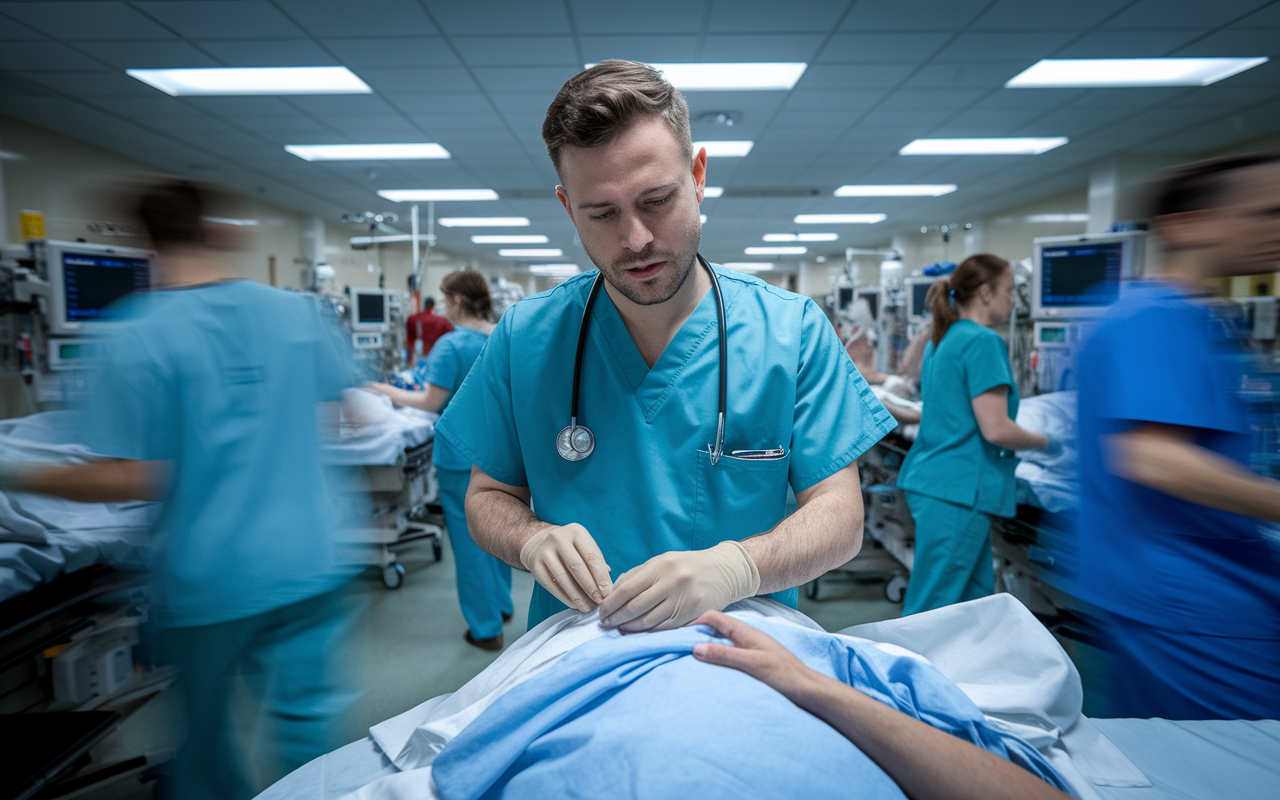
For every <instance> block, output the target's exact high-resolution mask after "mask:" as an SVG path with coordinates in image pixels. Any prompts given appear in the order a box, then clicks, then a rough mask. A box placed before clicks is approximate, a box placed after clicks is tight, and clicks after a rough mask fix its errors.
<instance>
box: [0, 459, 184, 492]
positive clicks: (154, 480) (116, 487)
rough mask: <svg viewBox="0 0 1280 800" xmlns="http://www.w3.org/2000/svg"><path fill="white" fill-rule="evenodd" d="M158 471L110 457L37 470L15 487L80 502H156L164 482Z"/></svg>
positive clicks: (153, 465) (152, 464)
mask: <svg viewBox="0 0 1280 800" xmlns="http://www.w3.org/2000/svg"><path fill="white" fill-rule="evenodd" d="M158 472H159V468H158V466H157V464H156V462H148V461H129V460H125V459H116V458H112V459H105V460H102V461H93V462H90V463H88V464H67V465H51V466H43V467H36V468H33V469H32V470H31V471H30V472H28V473H27V474H25V475H24V476H23V477H22V478H21V480H20V481H19V485H18V487H17V488H18V489H19V490H20V491H24V492H32V493H34V494H47V495H52V496H54V497H61V498H63V499H64V500H75V501H76V502H80V503H124V502H128V501H130V500H159V499H160V497H161V495H162V494H163V488H162V483H163V479H162V477H161V476H160V475H159V474H157V473H158Z"/></svg>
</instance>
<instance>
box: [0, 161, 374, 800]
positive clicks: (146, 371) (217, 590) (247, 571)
mask: <svg viewBox="0 0 1280 800" xmlns="http://www.w3.org/2000/svg"><path fill="white" fill-rule="evenodd" d="M209 199H210V196H209V193H208V192H205V191H202V190H199V189H197V188H196V187H194V186H192V185H191V184H188V183H176V182H175V183H169V184H163V185H159V186H154V187H151V188H149V189H148V190H146V192H145V194H144V196H143V197H142V200H141V203H140V209H139V212H140V216H141V217H142V221H143V222H144V223H145V225H146V228H147V231H148V232H149V234H150V236H151V239H152V242H153V244H154V246H155V248H156V250H157V251H158V258H157V259H156V262H155V269H156V278H157V279H156V281H155V283H156V284H157V288H156V289H155V290H154V291H151V292H147V293H146V294H143V295H139V296H137V297H135V298H134V299H133V300H131V301H130V303H131V304H130V306H129V307H128V308H127V309H126V312H127V313H126V317H127V319H125V320H124V321H122V322H121V323H120V327H119V329H118V330H116V331H114V332H113V333H112V335H111V336H110V337H109V339H108V340H107V342H106V350H107V354H108V355H107V357H106V358H105V359H104V363H103V364H102V367H101V371H100V374H99V375H98V377H97V379H96V380H95V381H93V382H92V384H91V386H92V387H93V388H92V394H91V400H90V401H89V402H88V403H87V404H86V407H85V409H84V412H83V426H82V434H83V436H84V442H85V444H86V445H87V446H88V447H89V449H90V450H91V451H92V452H94V453H97V454H100V455H101V456H103V458H101V459H99V460H94V461H90V462H88V463H83V464H73V465H66V466H63V465H57V466H45V467H39V466H37V465H14V464H6V465H0V467H3V469H0V473H2V474H0V488H3V489H5V490H8V489H16V490H19V491H29V492H39V493H44V494H52V495H57V496H60V497H65V498H68V499H71V500H79V501H82V502H116V501H127V500H136V499H151V500H159V501H161V503H162V510H161V512H160V515H159V517H158V519H157V521H156V526H155V531H154V538H153V541H152V576H151V577H152V588H151V596H150V600H151V604H152V611H153V613H154V614H155V617H156V620H157V622H158V624H159V627H160V628H161V629H162V630H161V632H160V645H161V654H162V656H163V658H164V660H165V663H169V664H173V665H175V666H177V667H178V671H179V676H180V677H179V686H180V688H181V691H182V697H183V700H184V711H185V721H186V730H187V740H186V742H185V744H184V745H183V747H182V748H181V749H180V751H179V753H178V758H177V761H176V764H175V766H174V768H173V776H172V777H173V784H172V786H171V787H170V786H168V785H167V782H166V784H162V791H161V795H162V796H168V791H167V790H169V789H172V796H173V797H176V798H181V800H203V799H204V798H208V800H215V799H216V800H229V799H230V800H234V798H249V797H252V796H253V795H254V794H255V792H254V791H253V788H252V784H251V783H250V781H249V778H248V773H247V770H246V768H245V766H246V765H245V764H243V763H242V762H243V758H242V756H241V755H240V753H241V751H242V750H243V748H242V747H238V746H236V744H235V742H234V736H233V731H234V730H235V728H234V723H233V721H232V718H231V709H230V705H231V699H232V697H233V696H234V695H235V694H236V693H237V692H236V689H235V686H236V682H237V675H238V674H240V673H241V671H242V668H243V667H246V666H247V667H248V668H249V669H250V672H251V673H253V674H258V675H265V676H266V677H267V684H268V690H267V702H266V705H267V711H268V714H269V716H270V717H271V722H272V723H273V725H272V726H271V728H270V729H269V730H270V733H272V734H274V738H275V741H276V742H277V743H278V747H277V748H276V751H277V752H276V755H278V756H279V763H278V764H275V765H273V766H275V767H277V768H278V769H282V770H283V772H288V771H290V770H292V769H294V768H296V767H299V766H301V765H303V764H305V763H306V762H308V761H310V760H311V759H313V758H316V757H318V756H320V755H321V754H323V753H325V752H328V751H329V750H331V749H332V748H333V747H334V746H335V745H336V744H338V742H337V741H336V738H337V735H339V734H340V727H341V726H340V725H339V724H338V723H339V722H340V715H341V713H342V712H343V711H345V709H346V708H347V707H348V706H349V705H350V702H351V701H352V700H353V699H354V697H355V695H354V694H353V693H352V692H351V691H349V689H348V687H347V686H346V683H345V681H344V680H343V678H342V674H343V672H342V670H341V663H342V662H341V653H342V648H343V645H344V641H345V640H346V639H347V638H348V637H349V635H350V632H351V627H352V622H353V620H352V618H351V615H350V614H349V613H348V601H347V600H346V598H345V597H344V596H343V593H342V592H341V587H342V585H343V584H345V583H346V582H347V581H348V580H349V579H350V578H351V577H352V576H353V575H354V572H353V569H352V568H344V567H342V566H341V565H340V564H339V563H338V559H337V558H336V552H335V548H334V547H333V544H334V543H333V541H332V539H331V531H332V530H333V527H334V520H333V519H332V518H331V514H330V513H329V510H328V503H327V500H326V488H327V484H326V480H325V477H324V474H323V472H322V466H321V456H320V443H319V427H318V419H317V416H318V414H319V411H318V406H319V404H320V403H321V402H322V401H331V400H339V399H340V398H341V393H342V390H343V388H344V387H345V386H347V385H349V384H350V383H351V379H352V378H354V374H353V373H352V371H351V370H350V367H349V364H348V362H347V361H346V360H345V359H344V358H343V357H342V355H341V350H340V349H339V347H338V346H337V342H336V336H335V335H333V334H331V333H330V331H328V330H327V329H326V326H325V324H324V323H323V322H322V320H321V318H320V315H319V314H318V313H317V311H316V307H315V305H314V304H313V303H311V302H310V301H309V300H308V298H306V297H303V296H301V295H297V294H290V293H288V292H283V291H280V290H278V289H272V288H270V287H267V286H263V285H262V284H260V283H254V282H252V281H248V280H243V279H239V278H238V277H237V276H236V274H235V271H234V268H233V267H232V262H231V261H230V256H231V255H232V254H231V253H229V252H228V249H233V248H234V239H232V238H231V237H232V235H233V234H232V231H234V230H235V229H234V228H232V227H231V226H226V225H220V224H216V223H212V222H210V221H209V220H208V219H206V218H205V217H206V215H207V214H209V213H211V212H210V210H209ZM214 213H216V212H214ZM215 240H216V241H215ZM356 569H358V567H357V568H356ZM283 772H282V773H281V774H283Z"/></svg>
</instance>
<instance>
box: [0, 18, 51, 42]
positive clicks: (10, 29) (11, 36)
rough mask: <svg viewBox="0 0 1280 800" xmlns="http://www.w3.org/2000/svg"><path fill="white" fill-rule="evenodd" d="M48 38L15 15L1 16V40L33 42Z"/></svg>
mask: <svg viewBox="0 0 1280 800" xmlns="http://www.w3.org/2000/svg"><path fill="white" fill-rule="evenodd" d="M46 38H48V37H46V36H45V35H44V34H43V33H40V32H39V31H37V30H36V29H35V28H30V27H28V26H26V25H23V24H22V23H21V22H18V20H16V19H14V18H13V17H5V16H0V42H33V41H39V40H41V39H46Z"/></svg>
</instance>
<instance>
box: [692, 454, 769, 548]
mask: <svg viewBox="0 0 1280 800" xmlns="http://www.w3.org/2000/svg"><path fill="white" fill-rule="evenodd" d="M696 455H697V459H698V488H697V496H696V499H695V501H694V510H693V549H695V550H705V549H706V548H708V547H713V546H715V545H717V544H720V543H721V542H723V541H726V540H728V539H735V540H739V541H740V540H742V539H745V538H747V537H748V536H755V535H756V534H757V533H764V532H765V531H768V530H769V529H771V528H772V527H773V526H774V525H777V524H778V523H779V522H781V521H782V518H783V516H784V515H785V514H786V508H787V467H788V466H789V465H790V462H791V456H790V454H784V455H783V456H782V457H780V458H771V459H746V458H734V457H733V456H731V455H728V454H725V455H724V456H721V458H720V461H719V463H717V464H716V465H715V466H712V465H711V454H710V453H708V452H707V451H706V450H700V451H698V453H697V454H696Z"/></svg>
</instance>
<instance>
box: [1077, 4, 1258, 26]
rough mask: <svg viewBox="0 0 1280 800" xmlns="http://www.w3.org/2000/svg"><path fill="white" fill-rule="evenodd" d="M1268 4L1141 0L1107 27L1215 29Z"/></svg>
mask: <svg viewBox="0 0 1280 800" xmlns="http://www.w3.org/2000/svg"><path fill="white" fill-rule="evenodd" d="M1265 5H1268V3H1267V2H1265V1H1264V0H1214V2H1211V3H1207V2H1204V0H1138V2H1136V3H1134V4H1133V5H1131V6H1129V7H1128V8H1126V9H1125V10H1124V11H1122V12H1120V13H1119V14H1117V15H1116V16H1115V17H1113V18H1112V19H1109V20H1107V21H1106V22H1105V23H1103V25H1102V27H1104V28H1132V29H1136V30H1143V29H1148V28H1190V29H1195V28H1201V29H1203V28H1212V27H1216V26H1218V25H1226V24H1227V23H1229V22H1233V21H1235V20H1236V19H1237V18H1239V17H1242V16H1244V15H1246V14H1249V13H1251V12H1253V11H1255V10H1257V9H1259V8H1262V7H1263V6H1265Z"/></svg>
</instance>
